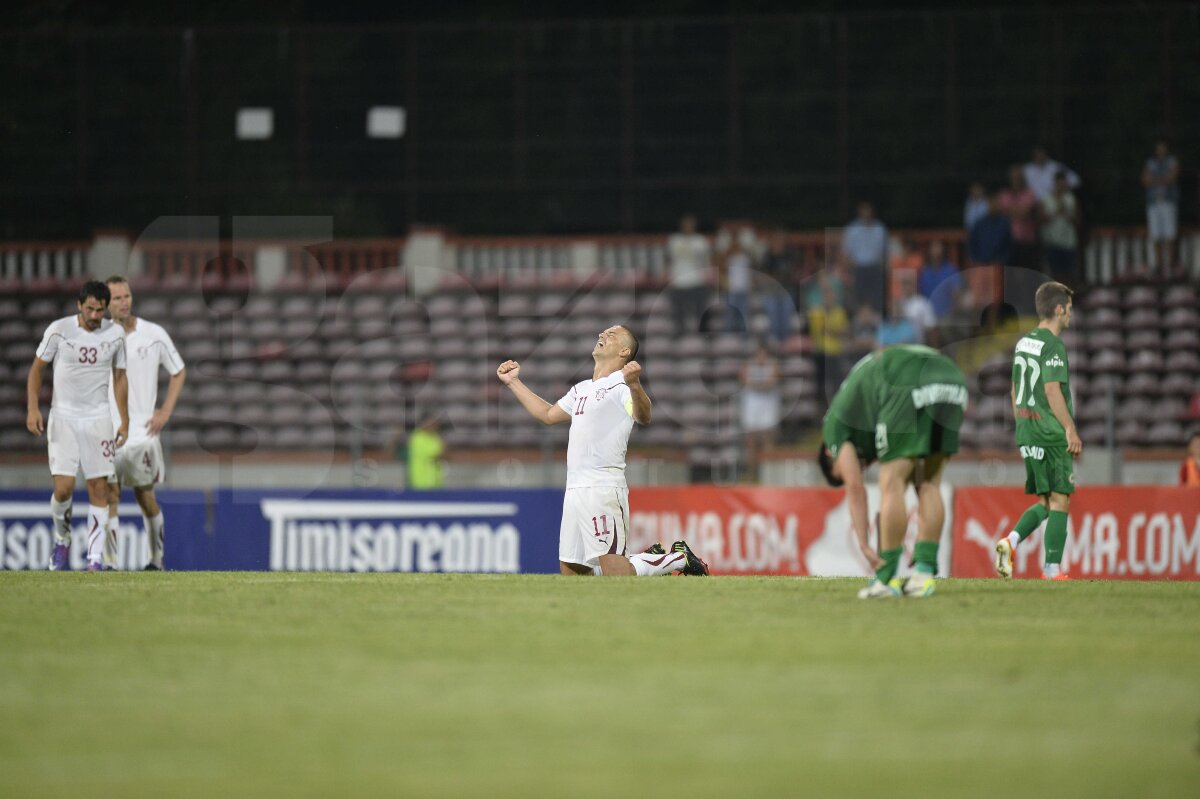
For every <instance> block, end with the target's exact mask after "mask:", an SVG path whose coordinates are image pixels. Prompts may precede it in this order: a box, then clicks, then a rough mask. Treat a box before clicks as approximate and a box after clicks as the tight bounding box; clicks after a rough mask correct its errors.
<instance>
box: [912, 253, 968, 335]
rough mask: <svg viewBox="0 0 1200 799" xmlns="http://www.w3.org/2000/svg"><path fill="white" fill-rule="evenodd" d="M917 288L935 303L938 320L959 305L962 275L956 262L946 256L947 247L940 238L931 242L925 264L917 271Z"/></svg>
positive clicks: (934, 307)
mask: <svg viewBox="0 0 1200 799" xmlns="http://www.w3.org/2000/svg"><path fill="white" fill-rule="evenodd" d="M917 289H918V290H919V291H920V292H921V296H923V297H926V298H927V299H928V300H929V302H930V304H932V305H933V313H934V314H935V315H936V316H937V318H938V321H941V320H943V319H946V318H947V317H948V316H950V314H952V313H954V311H955V310H957V309H958V307H959V302H960V296H961V295H962V290H963V280H962V275H961V274H959V272H958V267H957V266H955V265H954V262H953V261H951V260H950V259H949V258H947V257H946V247H945V245H944V244H942V242H941V240H940V239H934V240H933V241H931V242H930V243H929V251H928V255H927V257H926V259H925V264H924V265H923V266H922V267H921V271H920V272H918V273H917Z"/></svg>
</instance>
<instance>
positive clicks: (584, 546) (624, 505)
mask: <svg viewBox="0 0 1200 799" xmlns="http://www.w3.org/2000/svg"><path fill="white" fill-rule="evenodd" d="M628 537H629V489H628V488H568V489H567V493H566V496H565V497H563V515H562V526H561V527H559V530H558V559H559V560H560V561H562V562H563V563H578V564H580V565H583V566H590V567H592V568H593V569H594V568H595V567H596V566H597V565H599V563H600V556H601V555H624V554H625V542H626V541H627V540H628Z"/></svg>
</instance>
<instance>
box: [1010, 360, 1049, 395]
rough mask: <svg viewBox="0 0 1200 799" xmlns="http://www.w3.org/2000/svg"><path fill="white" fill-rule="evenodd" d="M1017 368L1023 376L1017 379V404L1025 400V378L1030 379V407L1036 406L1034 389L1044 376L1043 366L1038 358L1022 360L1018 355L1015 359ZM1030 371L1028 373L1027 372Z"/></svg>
mask: <svg viewBox="0 0 1200 799" xmlns="http://www.w3.org/2000/svg"><path fill="white" fill-rule="evenodd" d="M1013 361H1014V362H1015V363H1016V364H1017V367H1018V368H1019V369H1020V370H1021V376H1020V377H1019V378H1018V379H1017V404H1018V405H1020V404H1021V401H1022V400H1023V399H1024V398H1025V377H1026V375H1028V377H1029V402H1028V403H1026V404H1028V405H1034V404H1036V403H1035V401H1034V395H1033V387H1034V386H1036V385H1037V381H1038V378H1039V377H1041V376H1042V365H1041V364H1040V363H1038V362H1037V358H1022V357H1021V356H1020V355H1017V356H1015V357H1014V358H1013ZM1026 370H1028V372H1027V371H1026Z"/></svg>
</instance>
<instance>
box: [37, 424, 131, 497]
mask: <svg viewBox="0 0 1200 799" xmlns="http://www.w3.org/2000/svg"><path fill="white" fill-rule="evenodd" d="M46 442H47V444H48V449H49V452H50V474H52V475H61V476H64V477H74V476H75V475H76V474H78V473H79V470H80V468H82V469H83V478H84V479H85V480H94V479H96V478H97V477H108V476H109V475H110V474H112V473H113V455H114V453H115V448H116V434H115V433H114V432H113V425H112V419H111V418H109V417H107V416H100V417H97V418H95V419H80V420H73V419H60V418H59V417H58V415H57V414H55V413H54V411H50V418H49V419H48V420H47V422H46Z"/></svg>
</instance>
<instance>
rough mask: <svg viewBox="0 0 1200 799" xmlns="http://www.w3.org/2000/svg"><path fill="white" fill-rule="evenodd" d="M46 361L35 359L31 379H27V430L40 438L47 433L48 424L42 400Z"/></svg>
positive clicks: (30, 373) (31, 367)
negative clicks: (43, 371) (44, 416)
mask: <svg viewBox="0 0 1200 799" xmlns="http://www.w3.org/2000/svg"><path fill="white" fill-rule="evenodd" d="M46 363H47V362H46V361H43V360H42V359H41V358H34V359H33V364H32V365H30V367H29V377H27V378H26V379H25V398H26V399H25V402H26V406H27V407H26V411H25V429H26V430H28V431H29V432H31V433H33V434H34V435H35V436H40V435H41V434H42V433H44V432H46V424H45V422H44V421H43V419H42V408H41V404H40V398H41V396H42V370H43V369H45V368H46Z"/></svg>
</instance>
